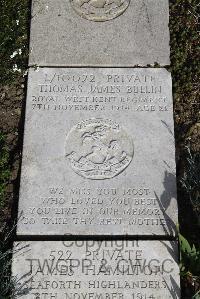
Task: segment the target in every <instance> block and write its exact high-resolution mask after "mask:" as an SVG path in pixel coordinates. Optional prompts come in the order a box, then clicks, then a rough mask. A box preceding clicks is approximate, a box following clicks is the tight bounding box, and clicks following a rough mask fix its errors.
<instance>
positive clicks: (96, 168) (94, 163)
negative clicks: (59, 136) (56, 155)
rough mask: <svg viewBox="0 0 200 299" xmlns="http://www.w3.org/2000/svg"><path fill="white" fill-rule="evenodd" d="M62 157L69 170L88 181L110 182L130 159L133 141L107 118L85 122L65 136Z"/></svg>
mask: <svg viewBox="0 0 200 299" xmlns="http://www.w3.org/2000/svg"><path fill="white" fill-rule="evenodd" d="M66 156H67V158H68V160H69V161H70V164H71V167H72V169H73V170H74V171H75V172H76V173H77V174H79V175H81V176H83V177H85V178H88V179H92V180H102V179H110V178H113V177H114V176H116V175H118V174H119V173H121V172H122V171H123V170H124V169H125V168H126V167H127V166H128V165H129V164H130V162H131V160H132V158H133V142H132V139H131V138H130V137H129V136H128V135H127V133H126V132H125V131H124V130H123V128H121V126H120V125H119V124H117V123H115V122H113V121H112V120H109V119H88V120H85V121H82V122H81V123H79V124H77V125H76V126H74V127H73V128H72V130H71V131H70V132H69V134H68V136H67V142H66Z"/></svg>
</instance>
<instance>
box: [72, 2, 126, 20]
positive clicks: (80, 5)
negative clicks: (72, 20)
mask: <svg viewBox="0 0 200 299" xmlns="http://www.w3.org/2000/svg"><path fill="white" fill-rule="evenodd" d="M70 2H71V5H72V7H73V8H74V10H75V11H76V12H77V13H78V14H79V15H80V16H81V17H83V18H85V19H87V20H90V21H95V22H104V21H108V20H112V19H114V18H116V17H118V16H119V15H121V14H122V13H123V12H124V11H125V10H126V9H127V7H128V6H129V3H130V0H70Z"/></svg>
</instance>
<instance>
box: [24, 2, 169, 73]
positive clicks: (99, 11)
mask: <svg viewBox="0 0 200 299" xmlns="http://www.w3.org/2000/svg"><path fill="white" fill-rule="evenodd" d="M83 2H87V3H85V4H84V5H81V4H82V3H83ZM107 2H108V1H106V0H90V1H84V0H82V1H81V0H56V1H55V0H40V1H37V0H33V8H32V22H31V42H30V52H31V53H30V61H29V64H30V65H35V64H38V65H40V66H59V67H60V66H114V67H115V66H128V67H131V66H135V65H139V66H140V65H141V66H147V65H150V64H151V65H154V63H158V64H160V65H168V64H170V59H169V56H170V49H169V29H168V21H169V8H168V0H131V1H129V0H123V1H121V3H120V4H119V1H116V0H115V1H113V3H112V4H108V3H107ZM111 2H112V1H110V3H111ZM129 2H130V3H129ZM88 19H89V20H88ZM95 21H99V22H95ZM101 21H103V22H101Z"/></svg>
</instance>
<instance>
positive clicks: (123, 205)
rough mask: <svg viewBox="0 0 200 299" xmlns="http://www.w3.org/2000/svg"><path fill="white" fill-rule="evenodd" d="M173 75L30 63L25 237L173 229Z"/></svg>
mask: <svg viewBox="0 0 200 299" xmlns="http://www.w3.org/2000/svg"><path fill="white" fill-rule="evenodd" d="M173 130H174V128H173V102H172V87H171V76H170V73H169V72H167V71H166V70H164V69H129V68H126V69H120V68H115V69H109V68H98V69H95V68H93V69H76V68H75V69H60V68H55V69H53V68H51V69H48V68H41V69H39V70H38V71H34V70H30V73H29V83H28V95H27V105H26V122H25V137H24V149H23V163H22V164H23V165H22V174H21V189H20V201H19V213H20V214H21V212H23V217H21V218H20V220H19V223H18V230H17V233H18V235H64V234H73V235H126V234H128V235H142V236H145V235H161V236H165V235H174V234H175V227H176V224H177V222H178V221H177V202H176V174H175V154H174V136H173Z"/></svg>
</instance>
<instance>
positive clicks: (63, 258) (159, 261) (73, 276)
mask: <svg viewBox="0 0 200 299" xmlns="http://www.w3.org/2000/svg"><path fill="white" fill-rule="evenodd" d="M15 250H16V253H15V254H14V257H13V265H12V274H13V277H14V280H15V281H16V284H15V295H14V296H13V298H14V299H18V298H20V299H27V298H28V299H162V298H164V299H169V298H171V299H175V298H180V287H179V285H180V282H179V267H178V264H177V258H176V257H177V244H176V242H166V241H165V242H161V241H122V240H121V241H120V240H118V241H103V242H100V241H96V242H95V241H87V242H85V241H65V242H61V241H58V242H54V241H49V242H20V243H19V244H18V245H17V244H16V245H15Z"/></svg>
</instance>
